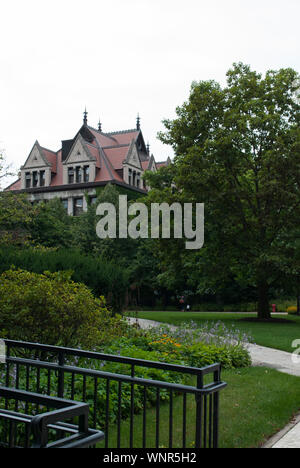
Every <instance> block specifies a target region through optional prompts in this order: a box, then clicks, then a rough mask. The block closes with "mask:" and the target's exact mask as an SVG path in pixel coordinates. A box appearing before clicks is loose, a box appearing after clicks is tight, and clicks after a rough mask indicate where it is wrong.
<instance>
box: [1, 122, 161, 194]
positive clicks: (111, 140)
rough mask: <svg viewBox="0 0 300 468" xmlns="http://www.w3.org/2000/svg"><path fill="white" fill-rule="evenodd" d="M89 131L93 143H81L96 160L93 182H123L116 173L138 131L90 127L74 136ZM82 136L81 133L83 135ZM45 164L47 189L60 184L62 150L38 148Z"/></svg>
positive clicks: (14, 186) (17, 184) (16, 184)
mask: <svg viewBox="0 0 300 468" xmlns="http://www.w3.org/2000/svg"><path fill="white" fill-rule="evenodd" d="M86 129H88V131H89V132H90V133H89V136H90V137H91V139H92V138H93V137H94V139H93V141H87V139H89V136H88V137H87V138H86V139H85V140H84V144H85V146H86V148H87V150H88V152H89V153H90V155H91V156H92V158H93V159H95V161H96V178H95V182H109V181H114V180H115V181H118V182H124V180H123V179H122V177H121V175H120V174H119V173H118V172H117V171H120V170H121V169H123V161H124V160H125V159H126V157H127V154H128V150H129V147H130V144H131V143H132V140H134V141H135V140H137V138H138V136H139V134H140V130H125V131H120V132H112V133H102V132H99V131H97V130H95V129H94V128H92V127H89V126H87V127H82V129H81V130H80V131H79V132H78V133H77V135H78V134H80V133H81V132H82V130H85V131H86ZM83 135H84V133H83ZM40 148H41V151H42V152H43V156H44V158H45V160H46V161H48V163H49V164H50V165H51V172H52V180H51V184H50V187H54V186H60V185H63V162H62V150H59V151H57V152H54V151H51V150H49V149H47V148H43V147H40ZM149 161H150V158H149V159H147V160H146V161H142V168H143V169H144V170H146V169H148V166H149ZM162 165H166V163H158V164H157V167H160V166H162ZM20 189H21V180H20V179H19V180H17V181H16V182H14V183H13V184H12V185H10V186H9V187H7V189H6V190H20Z"/></svg>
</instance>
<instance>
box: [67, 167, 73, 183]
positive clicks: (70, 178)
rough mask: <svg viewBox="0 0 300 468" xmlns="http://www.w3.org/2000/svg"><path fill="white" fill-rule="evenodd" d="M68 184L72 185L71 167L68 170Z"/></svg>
mask: <svg viewBox="0 0 300 468" xmlns="http://www.w3.org/2000/svg"><path fill="white" fill-rule="evenodd" d="M68 184H74V169H73V167H69V168H68Z"/></svg>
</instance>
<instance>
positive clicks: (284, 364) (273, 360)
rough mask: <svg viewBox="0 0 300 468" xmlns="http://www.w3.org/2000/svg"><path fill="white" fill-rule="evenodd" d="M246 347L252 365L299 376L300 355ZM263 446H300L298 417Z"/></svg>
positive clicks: (141, 322)
mask: <svg viewBox="0 0 300 468" xmlns="http://www.w3.org/2000/svg"><path fill="white" fill-rule="evenodd" d="M128 321H129V323H131V324H134V323H136V321H137V322H138V324H139V326H140V327H141V328H143V329H148V328H152V327H155V326H158V325H161V323H160V322H155V321H154V320H146V319H135V318H132V317H128ZM169 327H170V328H171V329H175V328H176V326H175V325H169ZM247 349H248V351H249V353H250V356H251V359H252V365H253V366H264V367H271V368H273V369H276V370H278V371H279V372H284V373H285V374H291V375H295V376H297V377H300V356H296V358H298V361H299V362H298V363H297V362H293V360H292V357H293V356H292V354H291V353H287V352H286V351H279V350H277V349H273V348H267V347H265V346H259V345H255V344H249V345H247ZM265 448H300V417H298V418H296V419H295V420H294V421H293V422H292V423H290V424H288V426H286V428H284V429H283V430H282V431H280V432H279V433H278V434H276V435H275V436H274V437H272V438H271V439H270V440H269V441H268V442H267V444H266V445H265Z"/></svg>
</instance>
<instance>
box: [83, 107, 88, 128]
mask: <svg viewBox="0 0 300 468" xmlns="http://www.w3.org/2000/svg"><path fill="white" fill-rule="evenodd" d="M87 115H88V112H87V111H86V108H85V109H84V113H83V125H87Z"/></svg>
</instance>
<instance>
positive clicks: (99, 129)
mask: <svg viewBox="0 0 300 468" xmlns="http://www.w3.org/2000/svg"><path fill="white" fill-rule="evenodd" d="M98 132H102V124H101V121H100V119H99V122H98Z"/></svg>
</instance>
